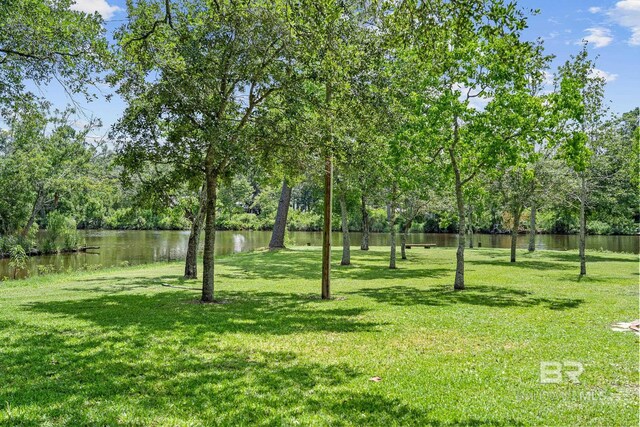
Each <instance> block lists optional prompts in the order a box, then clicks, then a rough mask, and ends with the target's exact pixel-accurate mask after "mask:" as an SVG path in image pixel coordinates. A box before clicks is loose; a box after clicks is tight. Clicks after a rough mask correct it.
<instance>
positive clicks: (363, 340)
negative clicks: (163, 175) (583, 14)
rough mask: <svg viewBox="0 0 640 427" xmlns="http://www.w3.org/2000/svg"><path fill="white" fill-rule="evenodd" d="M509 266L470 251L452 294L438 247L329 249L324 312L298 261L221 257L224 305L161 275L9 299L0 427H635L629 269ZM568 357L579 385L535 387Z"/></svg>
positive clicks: (612, 263) (278, 254)
mask: <svg viewBox="0 0 640 427" xmlns="http://www.w3.org/2000/svg"><path fill="white" fill-rule="evenodd" d="M521 252H522V253H521V254H519V256H520V257H521V258H520V261H519V262H518V263H517V264H510V263H509V250H497V249H484V248H483V249H473V250H469V251H468V254H467V255H468V257H467V262H468V267H469V268H468V269H467V274H468V276H467V284H468V286H467V289H466V290H465V291H464V292H459V291H453V290H452V289H450V287H449V286H447V285H448V284H449V283H450V282H451V280H452V278H453V275H454V273H455V259H454V256H453V255H454V254H455V248H434V249H431V250H430V251H417V252H412V253H410V254H409V257H408V259H407V260H398V268H397V269H396V270H390V269H389V268H388V263H387V256H388V248H382V247H371V249H370V250H369V251H366V252H365V251H353V253H352V264H351V265H350V266H339V251H338V250H335V251H334V253H333V260H334V262H333V275H334V281H335V282H334V283H335V284H334V297H333V298H332V299H331V300H328V301H323V300H321V299H319V298H318V297H317V296H316V293H317V281H318V278H319V277H320V275H321V270H320V260H321V251H320V249H319V248H307V247H295V248H291V249H286V250H281V251H275V252H274V251H266V250H265V251H256V252H252V253H242V254H235V255H229V256H220V257H218V259H217V262H218V264H217V268H216V276H217V277H218V280H217V294H216V301H217V302H222V304H208V305H203V304H200V303H198V299H199V282H198V281H197V280H184V279H183V278H182V264H181V263H177V262H175V263H161V264H160V263H159V264H149V265H143V266H131V267H126V268H110V269H105V270H101V271H94V272H74V273H71V274H61V275H56V276H53V277H46V278H45V277H34V278H30V279H26V280H21V281H13V282H7V283H4V284H3V285H2V287H3V292H2V293H0V305H1V306H2V307H3V310H2V311H0V323H1V324H3V325H4V327H3V328H0V364H2V366H3V367H4V368H3V369H2V370H1V371H0V381H1V382H2V384H5V386H4V387H2V389H0V400H2V401H7V402H11V405H10V406H3V407H2V408H1V409H0V424H7V425H35V424H100V425H111V424H137V425H150V424H158V423H162V424H167V423H169V424H175V425H185V424H190V425H207V424H211V423H212V422H213V420H215V421H216V422H218V423H220V424H226V425H248V424H254V425H255V424H301V425H311V424H322V425H329V424H336V425H362V424H366V425H371V426H378V425H380V426H382V425H395V424H401V425H471V424H478V425H480V424H482V425H534V424H544V425H585V426H586V425H603V424H606V425H620V426H623V425H632V424H634V423H635V421H636V420H637V407H638V393H637V390H638V388H637V387H638V385H637V375H638V368H637V337H636V336H635V335H634V334H632V333H622V332H614V331H611V329H610V325H611V324H613V323H616V322H620V321H630V320H632V319H634V318H636V317H637V300H638V288H637V256H633V255H624V254H612V253H595V254H593V255H592V257H591V258H592V260H591V271H590V275H589V276H585V277H582V278H580V277H579V276H578V274H577V271H576V267H577V265H578V263H579V256H578V252H577V251H571V252H570V253H565V252H553V251H537V252H535V253H533V254H529V253H527V252H526V251H521ZM488 278H490V280H489V279H488ZM400 279H401V282H399V280H400ZM167 285H169V286H167ZM593 285H597V286H593ZM184 288H193V289H194V290H191V289H184ZM594 342H597V343H598V345H597V346H594V345H593V343H594ZM185 343H188V345H185ZM568 343H570V345H568ZM566 360H570V361H575V362H578V363H580V364H582V366H584V372H583V373H582V374H581V376H580V378H579V379H580V382H579V383H573V382H563V383H561V384H543V383H541V379H540V378H541V377H540V366H541V365H540V364H541V362H545V361H566ZM96 367H99V368H100V369H96ZM89 378H90V380H88V379H89ZM372 378H379V379H380V380H379V381H374V380H372ZM487 389H490V390H491V391H492V392H491V393H486V392H482V390H487ZM470 394H473V396H474V398H473V399H471V400H467V401H465V404H464V406H463V407H462V406H461V405H460V403H459V400H458V397H459V396H464V395H470ZM34 401H37V402H38V404H37V405H34V404H33V402H34ZM194 403H195V404H197V405H198V408H200V409H199V410H198V411H193V405H194Z"/></svg>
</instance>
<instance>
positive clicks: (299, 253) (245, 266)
mask: <svg viewBox="0 0 640 427" xmlns="http://www.w3.org/2000/svg"><path fill="white" fill-rule="evenodd" d="M388 257H389V255H388V254H386V253H384V252H367V253H365V254H358V255H357V256H354V257H352V261H351V262H352V264H351V265H350V266H340V265H339V264H337V263H338V260H339V257H337V251H334V253H333V258H332V261H333V262H332V276H333V277H334V278H336V279H341V278H349V279H354V280H376V279H408V278H416V279H418V278H425V277H442V276H444V275H447V274H450V273H451V271H452V270H450V269H447V268H414V267H411V268H403V264H414V265H415V263H416V262H415V261H410V260H398V266H399V268H398V269H395V270H391V269H389V268H388ZM321 262H322V254H321V253H320V252H319V251H306V250H285V251H278V252H265V253H262V254H250V255H247V254H239V255H237V256H233V257H228V258H225V259H224V260H222V261H221V262H220V264H221V265H224V266H225V269H224V270H223V271H222V272H221V273H218V274H217V275H216V277H220V278H226V279H242V280H246V279H250V280H265V279H266V280H282V279H302V280H320V277H321V274H322V264H321Z"/></svg>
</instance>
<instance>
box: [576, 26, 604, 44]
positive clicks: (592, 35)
mask: <svg viewBox="0 0 640 427" xmlns="http://www.w3.org/2000/svg"><path fill="white" fill-rule="evenodd" d="M585 31H586V32H587V33H589V34H588V35H587V36H585V37H583V38H582V40H584V41H587V42H589V43H591V44H593V45H594V46H595V47H605V46H609V45H610V44H611V42H612V41H613V36H612V35H611V30H609V29H608V28H604V27H593V28H587V29H586V30H585ZM581 43H582V41H579V42H577V43H576V44H581Z"/></svg>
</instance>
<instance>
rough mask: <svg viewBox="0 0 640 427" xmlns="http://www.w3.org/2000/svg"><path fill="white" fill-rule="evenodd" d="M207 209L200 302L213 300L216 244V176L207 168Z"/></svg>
mask: <svg viewBox="0 0 640 427" xmlns="http://www.w3.org/2000/svg"><path fill="white" fill-rule="evenodd" d="M207 169H209V168H207ZM206 185H207V203H206V206H207V209H206V221H205V227H204V258H203V269H204V272H203V275H202V302H213V282H214V280H213V276H214V253H215V246H216V198H217V194H216V193H217V189H218V176H217V174H215V173H214V172H213V171H210V170H207V182H206Z"/></svg>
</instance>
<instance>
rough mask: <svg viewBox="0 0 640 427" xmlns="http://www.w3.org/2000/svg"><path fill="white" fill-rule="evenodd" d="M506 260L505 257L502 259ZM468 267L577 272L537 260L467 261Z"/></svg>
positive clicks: (572, 267)
mask: <svg viewBox="0 0 640 427" xmlns="http://www.w3.org/2000/svg"><path fill="white" fill-rule="evenodd" d="M502 258H503V259H504V256H503V257H502ZM465 264H468V265H491V266H494V267H501V268H523V269H530V270H575V269H576V266H575V265H571V264H566V263H560V262H548V261H541V260H537V259H531V260H529V259H525V260H522V259H520V260H517V261H516V262H511V261H509V260H477V259H472V260H465Z"/></svg>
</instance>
